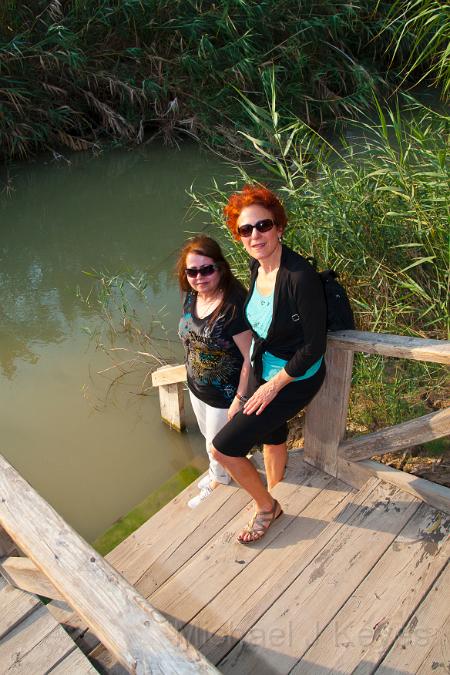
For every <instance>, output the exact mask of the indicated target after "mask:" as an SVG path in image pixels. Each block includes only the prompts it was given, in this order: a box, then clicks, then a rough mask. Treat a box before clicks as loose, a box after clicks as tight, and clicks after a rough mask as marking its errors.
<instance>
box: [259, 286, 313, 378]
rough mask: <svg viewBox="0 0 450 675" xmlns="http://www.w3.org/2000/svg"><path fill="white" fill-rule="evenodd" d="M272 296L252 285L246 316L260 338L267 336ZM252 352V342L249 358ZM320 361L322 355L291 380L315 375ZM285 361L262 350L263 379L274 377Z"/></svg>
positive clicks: (270, 320) (270, 319) (271, 313)
mask: <svg viewBox="0 0 450 675" xmlns="http://www.w3.org/2000/svg"><path fill="white" fill-rule="evenodd" d="M273 298H274V294H273V293H272V294H271V295H261V293H260V292H259V291H258V289H257V288H256V284H255V285H254V287H253V293H252V296H251V298H250V300H249V302H248V305H247V308H246V316H247V319H248V321H249V323H250V325H251V326H252V328H253V330H254V331H255V333H258V335H259V337H262V338H266V337H267V333H268V332H269V327H270V324H271V322H272V315H273ZM252 354H253V342H252V345H251V347H250V358H251V357H252ZM322 361H323V356H321V357H320V359H319V360H318V361H316V362H315V363H313V365H312V366H311V367H310V368H308V370H307V371H306V373H304V374H303V375H300V377H296V378H294V380H293V381H294V382H297V381H298V380H307V379H308V378H309V377H312V376H313V375H315V374H316V373H317V371H318V370H319V368H320V366H321V363H322ZM286 363H287V361H285V360H284V359H280V358H279V357H278V356H275V355H274V354H271V353H270V352H264V353H263V356H262V367H263V369H262V376H263V379H264V380H266V382H267V381H268V380H270V379H271V378H272V377H275V375H276V374H277V373H279V372H280V370H281V369H282V368H284V366H285V365H286Z"/></svg>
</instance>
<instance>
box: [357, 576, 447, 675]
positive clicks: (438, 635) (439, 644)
mask: <svg viewBox="0 0 450 675" xmlns="http://www.w3.org/2000/svg"><path fill="white" fill-rule="evenodd" d="M449 589H450V566H449V565H447V567H446V569H445V570H444V571H443V573H442V574H441V575H440V577H438V579H437V580H436V581H435V583H434V584H433V586H432V588H431V589H430V590H429V592H428V594H427V595H426V597H425V598H424V599H423V602H422V603H421V604H420V605H419V607H418V608H417V610H416V611H415V612H414V614H413V615H412V616H411V618H410V620H409V621H408V624H407V626H406V628H405V629H404V630H403V631H402V633H401V634H400V635H399V636H398V638H397V640H396V641H395V642H394V644H393V645H392V647H391V649H390V650H389V652H388V654H387V656H386V657H385V659H384V660H383V661H382V663H381V664H380V666H379V667H378V669H377V670H376V671H375V672H376V673H377V675H393V673H419V672H420V673H421V675H425V674H426V675H428V674H429V673H434V672H436V673H448V667H449V663H450V653H449V637H450V634H449V617H450V603H449V601H448V599H449ZM434 655H436V659H435V661H433V659H434ZM442 657H443V658H442ZM430 661H431V663H430ZM430 666H431V667H430ZM427 667H428V668H429V669H428V670H427V669H426V668H427ZM355 672H358V673H359V674H360V673H363V672H364V673H366V672H374V671H373V669H372V670H369V668H366V667H365V664H361V665H360V667H359V668H358V669H357V670H356V671H355Z"/></svg>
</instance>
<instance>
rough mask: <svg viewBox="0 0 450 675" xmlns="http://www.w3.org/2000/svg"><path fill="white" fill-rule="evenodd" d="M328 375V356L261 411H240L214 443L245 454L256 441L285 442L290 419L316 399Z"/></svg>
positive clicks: (227, 451)
mask: <svg viewBox="0 0 450 675" xmlns="http://www.w3.org/2000/svg"><path fill="white" fill-rule="evenodd" d="M324 378H325V359H323V361H322V364H321V366H320V368H319V370H318V371H317V373H315V374H314V375H313V376H312V377H309V378H308V379H306V380H298V381H297V382H290V383H289V384H287V385H286V386H285V387H283V389H282V390H281V391H280V392H279V394H277V396H276V397H275V398H274V399H273V401H271V402H270V403H269V405H268V406H267V407H266V408H264V410H263V411H262V413H261V414H260V415H257V414H256V413H252V414H251V415H245V414H244V413H243V412H242V411H239V412H238V413H236V415H235V416H234V417H233V419H232V420H230V421H229V422H227V424H225V426H224V427H223V428H222V429H221V430H220V431H219V433H218V434H217V435H216V436H215V437H214V439H213V442H212V444H213V446H214V447H215V448H216V449H217V450H219V452H221V453H223V454H224V455H228V457H245V456H246V455H247V454H248V453H249V452H250V450H251V449H252V448H253V446H254V445H259V444H260V443H263V444H267V445H280V444H281V443H284V442H285V441H286V439H287V436H288V426H287V421H288V420H290V419H291V417H294V416H295V415H296V414H297V413H299V412H300V410H302V409H303V408H304V407H305V406H307V405H308V403H310V402H311V401H312V399H313V398H314V396H315V395H316V394H317V392H318V391H319V389H320V387H321V386H322V383H323V380H324ZM263 382H264V380H263Z"/></svg>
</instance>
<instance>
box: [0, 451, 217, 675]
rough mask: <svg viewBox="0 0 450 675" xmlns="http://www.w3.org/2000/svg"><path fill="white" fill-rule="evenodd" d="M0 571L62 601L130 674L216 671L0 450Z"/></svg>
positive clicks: (24, 586) (23, 585) (25, 586)
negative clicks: (17, 554) (68, 522)
mask: <svg viewBox="0 0 450 675" xmlns="http://www.w3.org/2000/svg"><path fill="white" fill-rule="evenodd" d="M15 547H17V548H18V549H20V551H21V552H22V553H23V554H24V555H25V556H27V557H16V556H12V555H11V554H12V553H13V552H14V548H15ZM0 573H2V574H4V576H5V577H6V578H7V580H8V581H9V582H10V583H12V584H13V585H15V586H17V587H18V588H22V589H23V590H27V591H30V592H33V593H37V594H41V595H44V596H46V597H49V598H53V599H63V600H65V601H66V602H67V603H68V604H69V605H70V606H71V607H72V609H73V610H74V611H75V612H77V614H78V615H79V616H80V617H81V618H82V619H83V620H84V621H85V622H86V624H87V625H88V626H89V627H90V628H91V630H92V631H93V632H94V633H95V635H96V636H97V637H98V639H99V640H100V641H101V642H102V643H103V644H104V646H105V647H106V648H107V649H108V650H109V651H110V652H111V653H112V654H113V655H114V656H115V657H116V658H117V660H118V661H119V662H120V663H121V664H122V665H123V666H124V667H125V668H126V669H127V670H128V672H130V673H142V674H144V673H167V675H173V674H174V673H192V674H193V675H194V674H197V673H217V672H218V671H217V669H216V668H215V667H214V666H212V665H211V664H210V663H209V662H208V661H207V660H206V659H205V657H204V656H203V655H202V654H200V652H198V651H197V650H196V649H195V647H193V646H192V645H191V644H190V643H189V642H188V641H187V640H186V639H185V638H184V637H183V636H182V635H180V634H179V633H178V631H177V630H176V629H175V628H173V626H172V625H171V624H170V623H169V622H168V621H167V620H166V619H165V618H164V617H163V616H162V615H161V614H160V613H159V612H157V611H156V610H155V609H154V608H153V607H152V606H151V605H150V604H149V603H148V602H147V601H146V600H145V599H144V598H143V597H142V596H141V595H140V594H139V593H138V592H137V591H136V590H135V589H134V588H133V586H131V585H130V584H129V583H128V582H127V581H126V580H125V579H124V578H123V577H122V576H121V575H120V574H119V573H118V572H116V570H115V569H114V568H113V567H111V565H109V563H107V562H106V560H104V558H102V556H101V555H99V554H98V553H97V552H96V551H95V550H94V549H93V548H92V547H91V546H89V544H88V543H87V542H86V541H84V540H83V539H82V538H81V537H80V536H79V535H78V534H77V533H76V532H75V531H74V530H73V529H72V528H71V527H70V526H69V525H68V524H67V523H66V522H65V521H64V520H63V519H62V518H61V516H60V515H58V514H57V513H56V511H55V510H54V509H52V507H51V506H50V505H49V504H48V503H47V502H46V501H45V500H44V499H42V497H40V496H39V495H38V494H37V492H35V490H34V489H33V488H32V487H31V486H30V485H29V484H28V483H27V482H26V481H25V480H24V479H23V478H22V477H21V476H20V475H19V474H18V473H17V471H16V470H15V469H14V468H13V467H12V466H11V465H10V464H8V462H7V461H6V460H5V459H4V458H3V457H2V456H1V455H0Z"/></svg>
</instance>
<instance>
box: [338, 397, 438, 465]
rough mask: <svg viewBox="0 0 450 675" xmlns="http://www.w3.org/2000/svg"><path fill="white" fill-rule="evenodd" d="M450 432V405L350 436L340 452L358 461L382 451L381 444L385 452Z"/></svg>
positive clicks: (341, 454) (341, 445) (342, 444)
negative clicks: (420, 415)
mask: <svg viewBox="0 0 450 675" xmlns="http://www.w3.org/2000/svg"><path fill="white" fill-rule="evenodd" d="M449 434H450V408H446V409H445V410H438V411H436V412H432V413H429V414H428V415H423V416H422V417H417V418H416V419H413V420H408V422H402V423H401V424H396V425H395V426H393V427H387V428H386V429H381V430H380V431H375V432H374V433H372V434H365V435H364V436H356V437H355V438H349V439H348V440H346V441H344V442H343V443H341V444H340V445H339V448H338V453H339V455H340V456H341V457H344V458H345V459H349V460H351V461H353V462H358V461H360V460H362V459H370V457H372V456H373V455H376V454H379V451H380V448H383V452H384V453H386V452H398V451H399V450H402V448H408V447H410V446H411V445H419V443H428V442H429V441H432V440H434V439H436V438H442V437H443V436H448V435H449Z"/></svg>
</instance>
